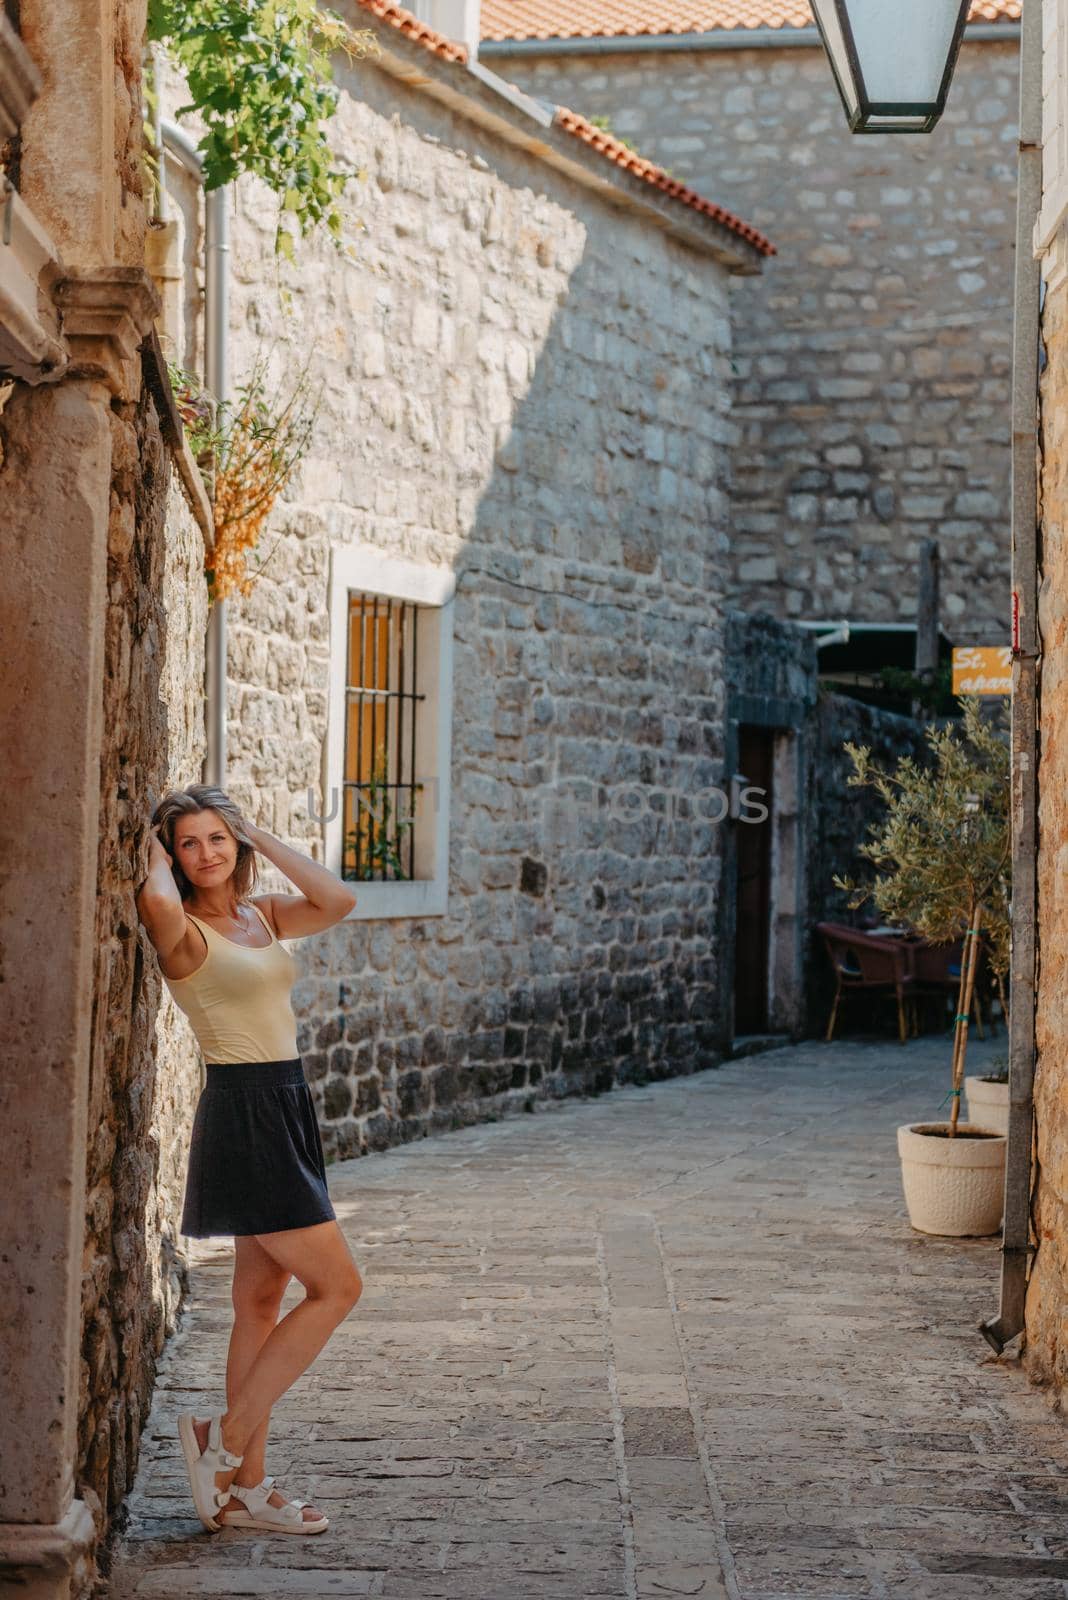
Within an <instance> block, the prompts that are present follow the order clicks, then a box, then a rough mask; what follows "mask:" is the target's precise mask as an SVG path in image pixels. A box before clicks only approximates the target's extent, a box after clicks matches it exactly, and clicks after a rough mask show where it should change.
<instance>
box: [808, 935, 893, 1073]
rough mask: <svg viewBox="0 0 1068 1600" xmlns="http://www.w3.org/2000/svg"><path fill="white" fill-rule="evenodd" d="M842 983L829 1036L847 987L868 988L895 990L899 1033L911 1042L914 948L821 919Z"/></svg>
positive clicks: (833, 961)
mask: <svg viewBox="0 0 1068 1600" xmlns="http://www.w3.org/2000/svg"><path fill="white" fill-rule="evenodd" d="M816 932H817V933H818V934H820V935H821V937H822V939H823V942H824V945H825V946H826V949H827V954H828V956H829V957H830V961H831V966H832V967H833V968H834V972H835V977H836V978H837V980H838V987H837V989H836V991H835V996H834V1005H833V1006H832V1007H831V1015H830V1020H829V1021H828V1023H827V1033H826V1038H827V1039H833V1037H834V1028H835V1023H836V1022H837V1020H838V1006H839V1002H840V1001H841V998H842V994H843V992H844V991H846V990H854V989H866V990H868V991H869V992H870V993H883V994H888V995H889V994H893V995H894V997H895V999H896V1000H897V1027H898V1037H899V1039H900V1040H901V1043H902V1044H907V1043H908V1037H909V1024H908V1018H907V1016H906V1011H905V1003H906V1001H907V1000H908V999H909V997H910V996H911V995H912V993H913V990H914V988H915V978H914V977H913V971H912V961H911V951H910V949H909V946H908V945H907V944H906V943H905V942H904V941H903V940H901V939H897V938H891V937H888V936H887V935H886V934H877V933H863V932H862V931H861V930H860V929H859V928H850V927H847V926H846V925H845V924H844V923H839V922H817V924H816Z"/></svg>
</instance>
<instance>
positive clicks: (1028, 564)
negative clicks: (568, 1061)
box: [979, 0, 1042, 1353]
mask: <svg viewBox="0 0 1068 1600" xmlns="http://www.w3.org/2000/svg"><path fill="white" fill-rule="evenodd" d="M1022 22H1023V25H1022V33H1021V42H1020V132H1019V167H1018V171H1019V182H1018V188H1017V200H1016V270H1015V296H1014V306H1013V360H1012V589H1013V683H1012V970H1011V973H1010V979H1009V984H1010V988H1009V1014H1010V1023H1009V1136H1008V1147H1007V1150H1006V1156H1005V1222H1004V1234H1003V1240H1002V1256H1001V1306H1000V1309H999V1312H998V1315H997V1316H996V1317H990V1318H988V1319H987V1321H985V1322H981V1323H980V1324H979V1328H980V1332H981V1333H982V1334H983V1337H984V1338H985V1339H986V1340H987V1341H988V1342H989V1343H990V1344H992V1345H993V1347H994V1349H995V1350H997V1351H998V1352H999V1353H1000V1352H1001V1351H1002V1350H1003V1349H1004V1348H1005V1346H1006V1345H1007V1344H1008V1343H1009V1341H1010V1340H1011V1339H1014V1338H1015V1337H1016V1335H1017V1334H1018V1333H1020V1332H1022V1330H1023V1327H1024V1303H1025V1299H1026V1295H1027V1275H1028V1262H1029V1257H1030V1245H1031V1185H1032V1146H1033V1137H1034V1093H1033V1091H1034V1072H1035V977H1036V973H1037V923H1036V908H1037V861H1036V854H1037V839H1038V830H1037V810H1038V672H1039V647H1040V636H1039V629H1038V526H1037V524H1038V463H1037V439H1036V435H1037V428H1038V337H1039V285H1040V278H1041V269H1040V267H1039V264H1038V262H1037V261H1036V259H1035V255H1034V226H1035V220H1036V218H1037V216H1038V213H1039V209H1040V207H1041V204H1042V7H1041V0H1024V6H1023V19H1022Z"/></svg>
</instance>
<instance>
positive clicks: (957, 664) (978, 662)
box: [953, 645, 1012, 694]
mask: <svg viewBox="0 0 1068 1600" xmlns="http://www.w3.org/2000/svg"><path fill="white" fill-rule="evenodd" d="M953 693H954V694H1011V693H1012V651H1011V650H1010V648H1009V646H1008V645H987V646H983V645H962V646H959V647H958V648H956V649H955V650H954V651H953Z"/></svg>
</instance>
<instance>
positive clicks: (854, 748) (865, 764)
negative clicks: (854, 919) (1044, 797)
mask: <svg viewBox="0 0 1068 1600" xmlns="http://www.w3.org/2000/svg"><path fill="white" fill-rule="evenodd" d="M961 704H962V705H963V708H964V722H963V728H962V729H961V731H960V732H958V731H957V730H956V729H955V728H953V727H938V726H937V725H932V726H930V727H928V728H927V729H926V730H925V734H926V738H927V742H928V745H929V746H930V752H931V757H932V760H931V764H930V766H921V765H920V763H919V762H917V761H916V760H914V759H913V758H912V757H911V756H906V757H904V758H903V759H902V760H900V761H899V762H898V764H897V767H896V769H895V771H894V772H892V773H891V772H886V771H884V770H882V769H881V768H879V767H877V766H876V765H875V763H874V762H873V761H872V758H871V751H870V750H869V749H868V747H867V746H866V745H854V744H848V743H847V744H846V745H845V746H844V748H845V750H846V751H847V753H848V754H849V756H850V758H851V759H852V762H853V768H854V770H853V773H852V775H851V776H850V777H849V779H848V780H847V781H848V783H849V784H850V786H851V787H867V788H871V789H874V790H875V792H876V793H877V794H878V795H879V796H880V798H881V799H882V800H883V801H884V802H885V804H886V812H885V815H884V816H883V818H882V819H881V821H879V822H877V823H874V824H873V825H872V827H871V828H870V829H869V838H868V842H867V843H866V844H863V845H861V846H860V850H859V853H860V854H861V855H862V856H864V857H866V858H867V860H869V861H870V862H871V863H872V864H873V866H874V867H875V868H876V876H875V878H874V881H873V882H872V883H870V884H868V885H866V886H862V885H858V884H856V883H855V882H854V881H853V880H852V879H851V878H843V877H839V876H837V875H836V876H835V879H834V881H835V883H836V885H837V886H838V888H840V889H845V890H847V891H848V892H849V893H850V894H851V895H852V898H851V900H850V902H849V903H850V905H851V906H852V907H853V908H856V907H857V906H859V905H862V904H863V903H864V901H865V900H867V899H868V898H869V897H870V898H871V899H872V900H873V901H874V903H875V905H876V906H877V908H878V910H879V912H880V914H881V915H882V916H883V917H884V918H885V919H886V921H887V922H890V923H894V924H897V925H899V926H906V927H910V928H913V929H914V930H915V931H916V932H917V933H919V934H922V935H923V936H924V937H925V938H927V939H930V940H931V941H932V942H933V943H936V944H943V943H949V942H950V941H952V940H956V939H960V938H961V937H962V936H963V935H964V933H965V932H966V931H967V929H968V928H969V927H971V926H972V923H973V919H974V914H975V909H976V907H977V906H981V907H982V923H983V939H984V942H985V943H986V946H987V950H988V953H989V957H990V965H991V968H992V970H993V971H994V973H995V974H996V975H997V976H998V977H999V978H1003V977H1004V975H1005V973H1006V972H1007V971H1008V966H1009V930H1010V864H1009V847H1010V822H1009V788H1010V785H1009V776H1010V750H1009V743H1008V738H1007V728H1006V726H1005V722H1006V714H1005V712H1004V711H1003V712H1002V716H1001V718H1000V724H999V725H994V726H991V725H990V724H989V723H987V722H985V721H984V720H983V717H982V714H981V712H980V709H979V703H978V701H977V700H976V699H975V698H974V697H971V696H969V697H966V698H965V699H964V700H962V702H961Z"/></svg>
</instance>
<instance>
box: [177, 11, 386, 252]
mask: <svg viewBox="0 0 1068 1600" xmlns="http://www.w3.org/2000/svg"><path fill="white" fill-rule="evenodd" d="M148 37H149V39H150V40H152V41H158V42H160V43H162V44H164V45H165V46H166V47H167V49H168V50H169V52H170V54H171V55H172V56H173V57H174V59H175V61H176V62H177V64H178V66H179V67H180V69H181V71H182V72H183V74H184V75H185V78H186V81H187V83H188V86H189V94H190V101H189V104H188V105H185V106H183V107H181V109H180V111H179V115H182V114H183V113H185V112H189V111H195V112H198V113H199V114H200V116H201V117H202V118H203V120H204V123H205V127H206V129H207V131H206V133H205V135H204V137H203V138H202V139H201V141H200V144H199V147H198V148H199V150H200V152H201V155H202V156H203V159H204V184H205V187H206V188H208V189H217V188H219V187H220V186H221V185H222V184H226V183H230V182H231V181H232V180H233V179H235V178H237V177H238V176H239V175H240V174H241V173H251V174H253V175H254V176H256V177H258V178H262V179H263V181H264V182H265V183H266V184H267V185H268V187H269V188H270V189H272V190H273V192H274V193H275V194H276V195H277V196H278V198H279V201H280V210H279V219H278V227H277V231H276V235H275V246H276V249H277V250H278V251H279V252H280V253H281V254H283V255H285V256H287V257H289V258H292V256H293V245H294V239H295V237H300V236H303V235H305V234H307V233H308V232H310V231H311V229H312V228H314V227H316V226H317V225H318V224H319V223H325V224H326V226H327V228H328V229H329V230H330V232H331V234H332V235H333V237H334V238H335V239H339V238H340V235H341V231H342V216H341V210H340V204H339V203H340V200H341V195H342V191H343V190H344V187H345V183H346V181H347V179H348V177H349V176H351V174H350V173H348V172H346V171H344V170H342V169H341V168H339V167H338V166H337V164H336V162H335V159H334V157H333V154H332V152H331V150H330V146H329V142H328V140H327V135H326V125H327V123H328V121H329V119H330V117H331V115H332V114H333V112H334V109H335V107H336V105H337V101H338V89H337V86H336V84H335V83H334V81H333V72H332V68H331V52H332V51H334V50H341V51H343V52H344V53H345V55H347V56H348V57H349V58H350V59H356V58H357V57H360V56H366V55H368V54H370V53H372V52H377V50H378V45H377V42H376V41H375V40H374V38H373V36H372V35H371V34H370V33H367V32H356V31H355V30H353V29H352V28H350V27H349V26H348V24H347V23H346V22H344V21H343V20H342V19H341V18H340V17H339V16H337V15H336V14H335V13H334V12H332V11H329V10H326V9H320V8H319V7H318V5H317V4H316V0H149V4H148Z"/></svg>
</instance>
